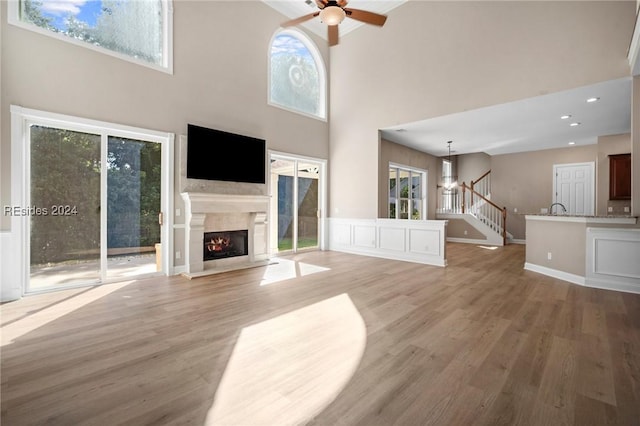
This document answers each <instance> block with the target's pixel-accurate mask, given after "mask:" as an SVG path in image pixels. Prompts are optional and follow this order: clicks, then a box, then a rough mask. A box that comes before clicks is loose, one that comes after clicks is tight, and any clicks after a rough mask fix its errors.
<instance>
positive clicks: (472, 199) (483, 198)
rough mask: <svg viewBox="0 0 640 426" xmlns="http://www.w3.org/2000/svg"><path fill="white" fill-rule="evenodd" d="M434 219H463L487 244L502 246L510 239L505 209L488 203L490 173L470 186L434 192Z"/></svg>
mask: <svg viewBox="0 0 640 426" xmlns="http://www.w3.org/2000/svg"><path fill="white" fill-rule="evenodd" d="M438 192H439V193H438V201H439V204H438V206H437V208H436V216H437V217H438V219H454V218H455V219H463V220H465V221H467V222H468V223H469V224H470V225H471V226H472V227H474V228H475V229H477V230H478V231H479V232H481V233H483V234H484V235H485V236H486V238H487V243H488V244H492V245H501V246H502V245H506V244H507V241H508V239H509V238H511V235H510V234H509V233H508V232H507V225H506V224H507V208H506V207H499V206H498V205H497V204H495V203H494V202H493V201H491V170H489V171H488V172H486V173H485V174H484V175H482V176H480V178H478V179H477V180H475V181H471V184H470V185H467V184H466V183H464V182H463V183H462V185H457V186H455V187H452V188H447V187H439V188H438Z"/></svg>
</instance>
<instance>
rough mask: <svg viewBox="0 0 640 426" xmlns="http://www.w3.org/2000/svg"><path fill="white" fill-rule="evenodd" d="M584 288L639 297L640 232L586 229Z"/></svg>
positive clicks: (638, 230)
mask: <svg viewBox="0 0 640 426" xmlns="http://www.w3.org/2000/svg"><path fill="white" fill-rule="evenodd" d="M586 246H587V247H586V256H587V262H586V266H587V270H586V277H585V278H586V285H587V286H589V287H597V288H604V289H609V290H618V291H626V292H630V293H640V229H609V228H587V244H586Z"/></svg>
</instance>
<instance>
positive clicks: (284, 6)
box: [262, 0, 407, 40]
mask: <svg viewBox="0 0 640 426" xmlns="http://www.w3.org/2000/svg"><path fill="white" fill-rule="evenodd" d="M262 1H263V2H264V3H266V4H267V5H269V6H271V7H272V8H274V9H275V10H277V11H278V12H280V13H282V14H283V15H284V16H285V17H286V18H284V19H283V20H282V21H283V22H284V21H288V20H289V19H294V18H298V17H300V16H304V15H308V14H310V13H314V12H318V11H319V9H318V6H317V5H316V2H315V0H262ZM406 1H407V0H394V1H387V0H350V1H349V3H348V4H347V8H352V9H362V10H366V11H368V12H374V13H379V14H381V15H386V14H387V13H388V12H389V11H390V10H392V9H394V8H396V7H398V6H400V5H401V4H403V3H404V2H406ZM362 25H366V24H363V23H361V22H358V21H356V20H354V19H348V18H347V19H345V20H344V21H343V22H342V23H341V24H340V36H344V35H345V34H347V33H349V32H351V31H353V30H355V29H356V28H359V27H360V26H362ZM300 26H301V27H304V28H306V29H308V30H309V31H311V32H313V33H314V34H316V35H318V36H320V37H322V38H323V39H325V40H327V26H326V25H325V24H323V23H322V22H320V17H315V18H314V19H312V20H310V21H307V22H305V23H303V24H300Z"/></svg>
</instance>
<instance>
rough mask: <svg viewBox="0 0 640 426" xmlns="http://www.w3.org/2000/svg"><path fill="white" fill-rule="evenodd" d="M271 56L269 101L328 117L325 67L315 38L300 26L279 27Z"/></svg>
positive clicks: (319, 116)
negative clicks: (310, 36) (311, 38)
mask: <svg viewBox="0 0 640 426" xmlns="http://www.w3.org/2000/svg"><path fill="white" fill-rule="evenodd" d="M269 58H270V66H269V70H270V72H269V103H270V104H271V105H275V106H278V107H281V108H285V109H287V110H291V111H294V112H298V113H302V114H305V115H310V116H313V117H317V118H320V119H323V120H324V119H326V118H327V102H326V99H327V83H326V82H327V78H326V70H325V67H324V62H323V61H322V57H321V56H320V52H318V49H317V48H316V46H315V45H314V44H313V42H312V41H311V40H309V38H307V36H305V35H304V34H303V33H301V32H300V31H297V30H293V29H285V30H281V31H278V32H277V33H276V34H275V35H274V36H273V38H272V39H271V44H270V51H269Z"/></svg>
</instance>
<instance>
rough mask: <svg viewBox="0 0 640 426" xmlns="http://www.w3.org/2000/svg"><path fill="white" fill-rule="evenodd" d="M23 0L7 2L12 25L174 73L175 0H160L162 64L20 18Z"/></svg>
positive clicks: (157, 69)
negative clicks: (97, 44)
mask: <svg viewBox="0 0 640 426" xmlns="http://www.w3.org/2000/svg"><path fill="white" fill-rule="evenodd" d="M21 1H22V0H8V2H7V22H8V23H9V24H10V25H14V26H16V27H19V28H22V29H25V30H27V31H31V32H34V33H37V34H41V35H44V36H47V37H51V38H53V39H56V40H60V41H63V42H66V43H70V44H72V45H75V46H81V47H84V48H87V49H89V50H93V51H94V52H99V53H103V54H106V55H109V56H112V57H115V58H118V59H122V60H124V61H127V62H131V63H134V64H137V65H142V66H144V67H147V68H151V69H154V70H156V71H161V72H164V73H167V74H173V0H160V2H161V3H162V14H163V20H162V57H163V63H162V65H156V64H152V63H150V62H147V61H144V60H142V59H137V58H134V57H133V56H129V55H126V54H124V53H120V52H116V51H115V50H111V49H107V48H104V47H102V46H96V45H95V44H91V43H89V42H86V41H83V40H78V39H75V38H73V37H69V36H68V35H65V34H63V33H56V32H53V31H50V30H48V29H46V28H42V27H39V26H37V25H35V24H32V23H29V22H25V21H22V20H20V3H21Z"/></svg>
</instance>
